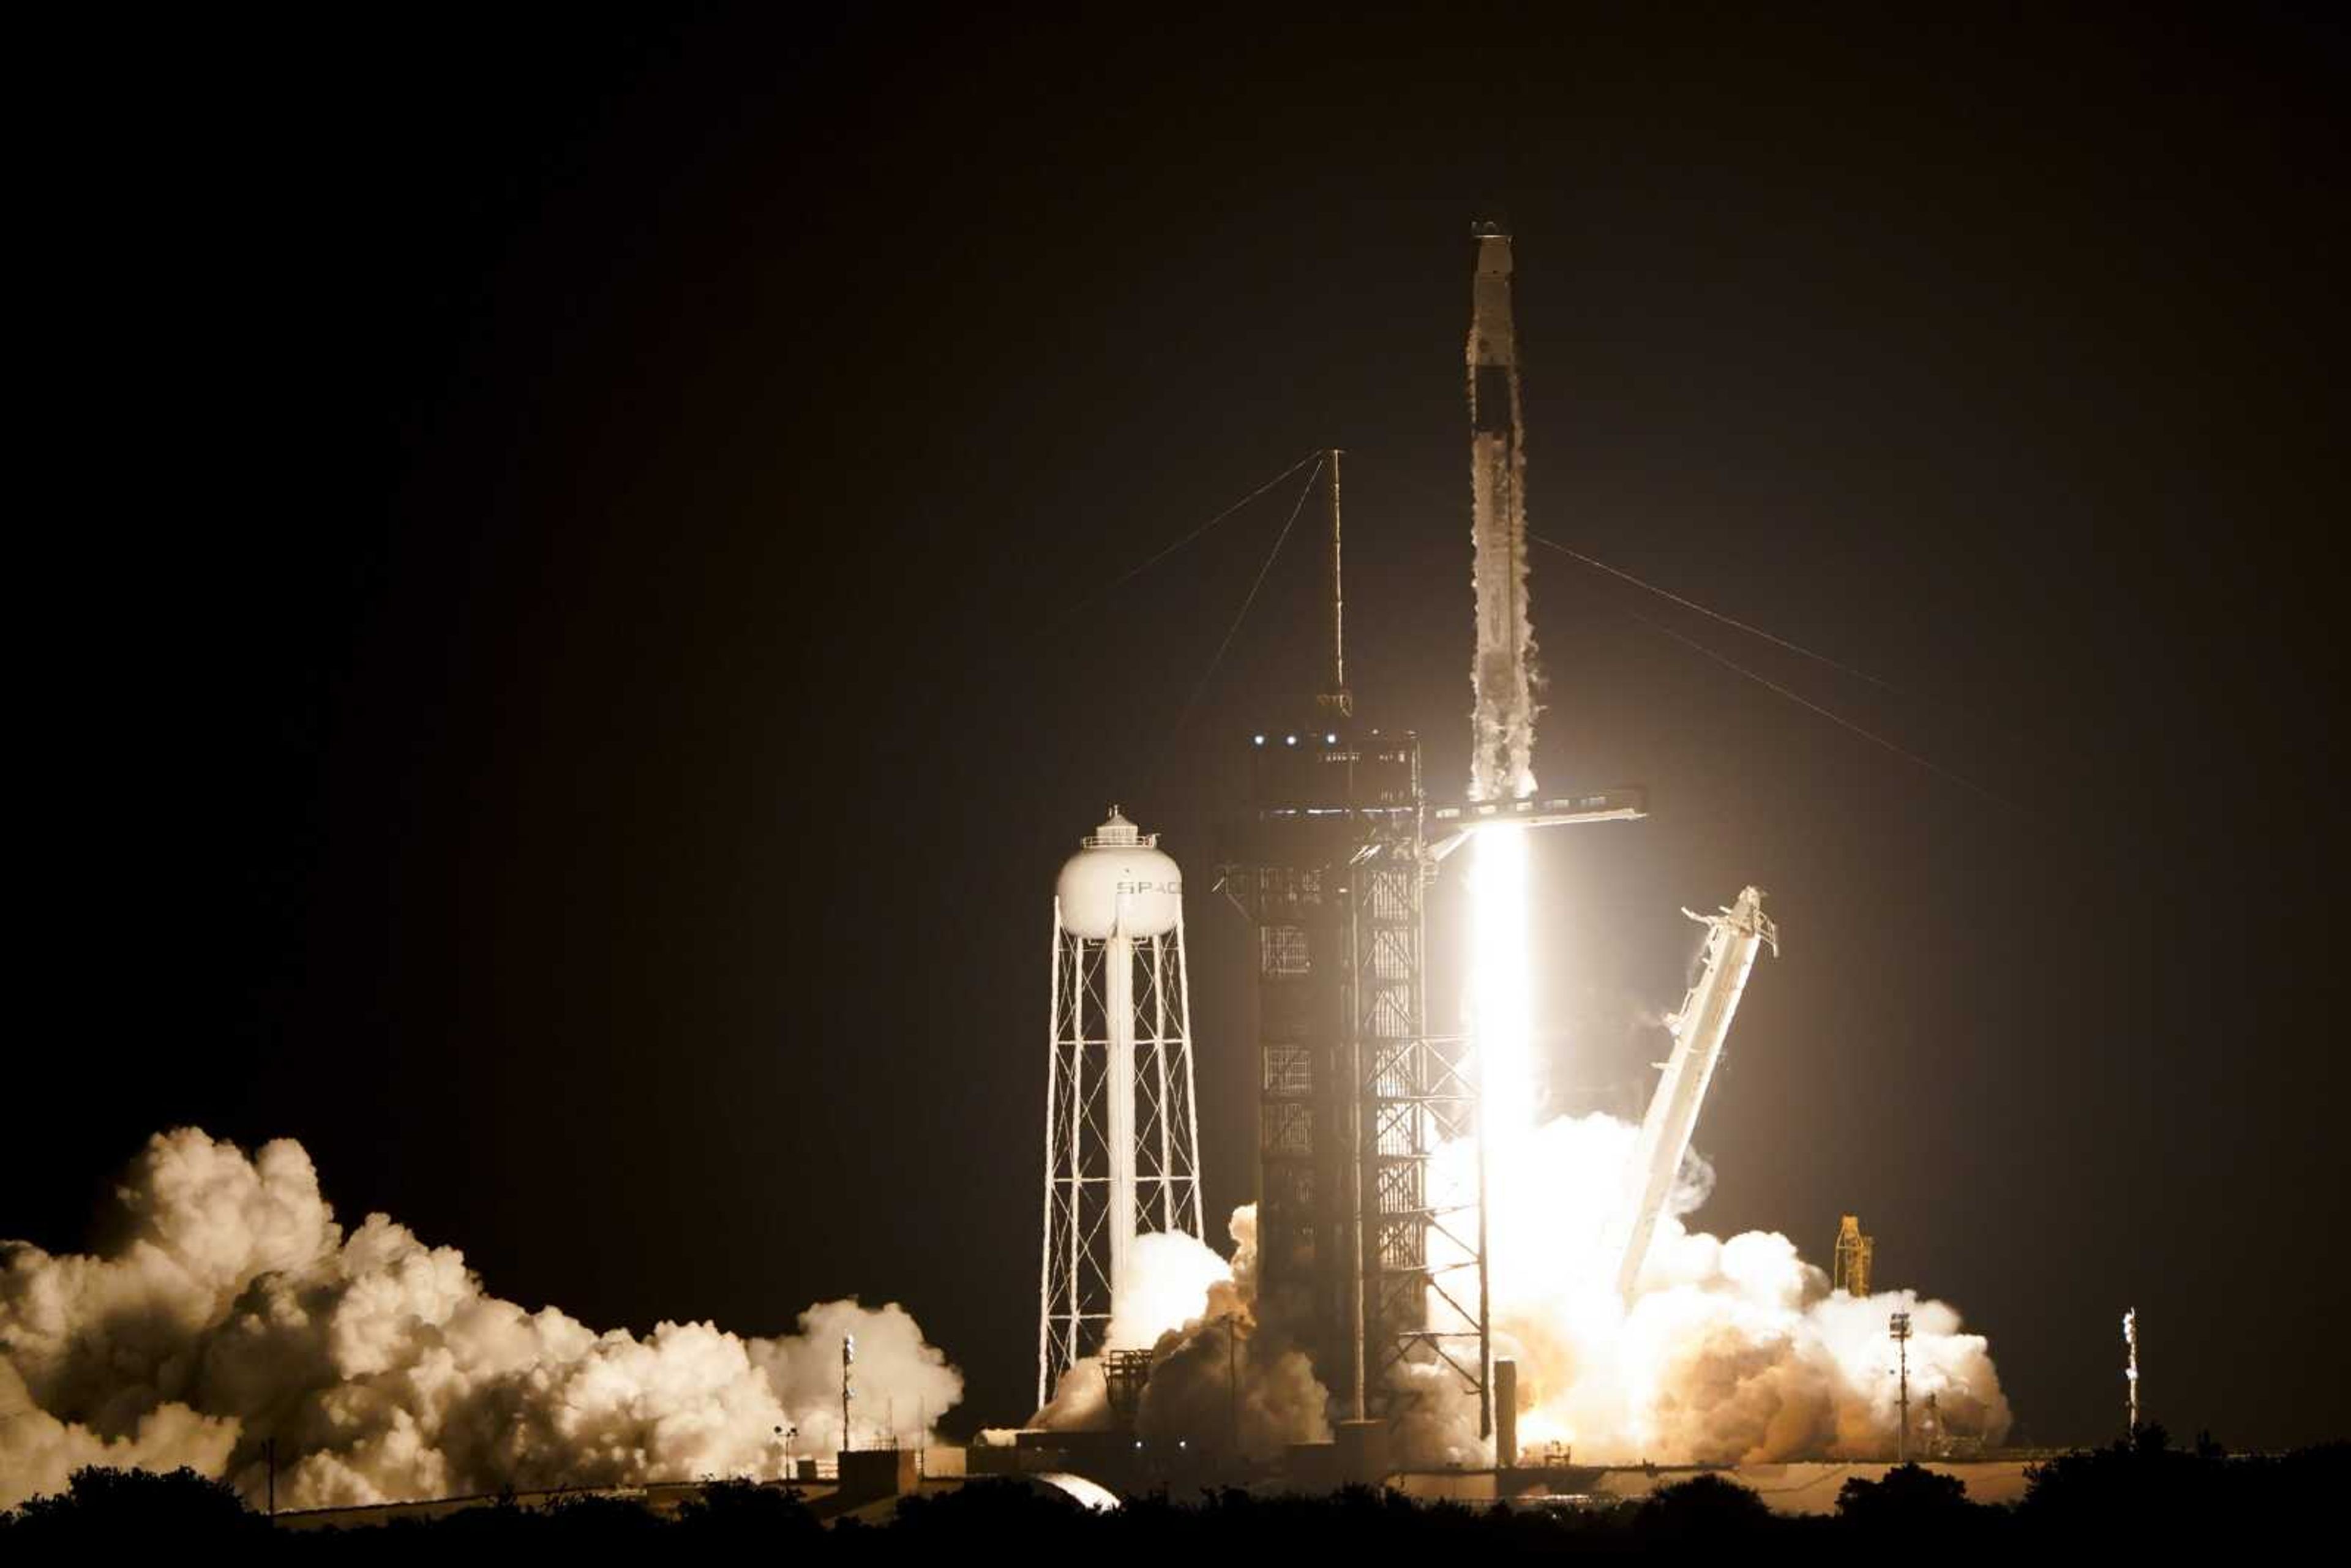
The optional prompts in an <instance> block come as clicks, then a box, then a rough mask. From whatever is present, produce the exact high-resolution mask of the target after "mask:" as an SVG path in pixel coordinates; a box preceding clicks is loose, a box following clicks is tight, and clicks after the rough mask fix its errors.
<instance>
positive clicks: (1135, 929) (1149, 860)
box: [1053, 806, 1184, 941]
mask: <svg viewBox="0 0 2351 1568" xmlns="http://www.w3.org/2000/svg"><path fill="white" fill-rule="evenodd" d="M1158 841H1159V835H1158V834H1156V833H1147V834H1146V833H1143V832H1139V831H1136V829H1135V826H1134V823H1133V822H1130V821H1127V820H1126V819H1125V818H1124V817H1123V816H1121V815H1120V814H1119V810H1118V808H1117V807H1115V806H1113V807H1112V808H1111V809H1110V821H1106V822H1104V823H1103V824H1102V826H1101V827H1100V828H1098V829H1096V830H1095V831H1093V832H1092V833H1091V834H1089V835H1087V837H1086V838H1085V839H1084V840H1083V841H1082V844H1083V847H1082V848H1081V849H1080V850H1079V851H1078V852H1077V853H1076V854H1073V855H1071V857H1070V858H1069V859H1068V860H1067V861H1065V862H1062V865H1061V876H1060V878H1059V879H1058V880H1057V881H1056V882H1055V883H1054V884H1053V894H1054V896H1055V897H1057V898H1058V899H1060V900H1061V926H1062V929H1064V930H1066V931H1069V932H1071V933H1072V934H1074V935H1076V936H1087V937H1092V938H1093V939H1094V940H1096V941H1100V940H1102V938H1104V937H1109V936H1165V935H1166V934H1167V933H1168V932H1170V931H1173V930H1175V923H1176V921H1177V919H1178V918H1179V917H1180V916H1181V915H1182V913H1183V908H1184V873H1182V871H1180V870H1179V869H1177V867H1176V864H1175V860H1174V858H1173V857H1172V856H1170V855H1168V854H1167V853H1166V852H1164V851H1162V850H1161V849H1159V848H1158Z"/></svg>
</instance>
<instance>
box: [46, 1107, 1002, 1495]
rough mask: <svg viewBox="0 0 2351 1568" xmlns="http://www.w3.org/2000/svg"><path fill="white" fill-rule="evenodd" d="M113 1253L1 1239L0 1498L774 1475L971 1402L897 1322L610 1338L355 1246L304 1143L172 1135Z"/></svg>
mask: <svg viewBox="0 0 2351 1568" xmlns="http://www.w3.org/2000/svg"><path fill="white" fill-rule="evenodd" d="M115 1197H116V1201H117V1204H118V1205H119V1207H120V1215H121V1218H122V1219H123V1221H124V1230H125V1233H126V1234H125V1237H124V1239H122V1240H121V1241H120V1242H119V1243H117V1244H116V1245H114V1246H112V1247H110V1248H109V1249H107V1250H106V1251H105V1252H103V1253H101V1254H98V1255H81V1256H71V1257H53V1256H51V1255H50V1254H48V1253H47V1252H44V1251H43V1250H41V1249H39V1248H37V1247H34V1246H31V1245H29V1244H27V1243H24V1242H0V1507H13V1506H15V1505H16V1503H18V1502H21V1501H23V1500H25V1499H26V1498H27V1497H32V1496H37V1495H40V1494H42V1493H46V1492H52V1491H57V1490H62V1489H63V1488H64V1486H65V1484H66V1481H67V1479H68V1476H69V1475H70V1474H71V1473H72V1471H74V1470H75V1469H79V1468H80V1467H82V1466H84V1465H105V1466H114V1467H124V1468H128V1467H136V1468H142V1469H172V1468H174V1467H177V1466H180V1465H187V1466H189V1467H191V1468H193V1469H196V1470H198V1471H201V1472H202V1473H204V1474H205V1475H207V1476H213V1477H215V1478H222V1479H227V1480H229V1481H230V1482H231V1483H232V1484H234V1485H235V1487H236V1488H237V1489H238V1490H239V1491H241V1492H242V1493H244V1494H245V1495H246V1496H247V1497H258V1496H259V1495H260V1492H261V1489H262V1479H263V1478H262V1468H263V1463H264V1461H263V1458H262V1445H263V1443H264V1442H265V1441H266V1440H269V1439H273V1438H274V1439H275V1440H276V1443H277V1463H278V1474H277V1500H278V1503H279V1505H280V1506H281V1507H289V1508H298V1509H299V1508H319V1507H329V1506H337V1505H353V1504H366V1503H379V1502H390V1501H400V1500H411V1499H419V1498H433V1497H447V1496H454V1495H459V1494H464V1493H469V1492H485V1491H496V1490H501V1489H502V1488H505V1487H508V1486H511V1487H514V1488H516V1489H517V1490H529V1489H534V1488H542V1487H553V1486H610V1485H624V1484H631V1483H638V1482H644V1481H653V1480H690V1479H699V1478H702V1477H705V1476H720V1477H757V1478H766V1477H773V1476H777V1475H778V1474H780V1473H781V1470H782V1466H783V1459H784V1448H783V1443H782V1440H781V1439H780V1438H778V1436H777V1431H778V1428H779V1427H780V1428H787V1429H789V1428H793V1427H797V1428H798V1436H797V1437H795V1438H794V1439H793V1445H794V1449H795V1451H796V1452H797V1453H798V1454H800V1455H807V1454H812V1453H818V1452H823V1451H829V1450H831V1449H834V1448H840V1447H841V1405H840V1382H839V1378H840V1360H839V1358H840V1345H841V1336H842V1335H843V1334H854V1335H855V1336H856V1340H857V1352H858V1359H857V1371H858V1388H859V1399H858V1402H857V1405H856V1406H855V1408H854V1410H853V1412H852V1419H853V1420H854V1422H855V1426H856V1437H857V1440H858V1441H859V1443H861V1444H871V1443H874V1442H877V1441H879V1440H881V1438H882V1437H883V1423H884V1422H885V1421H889V1422H893V1423H894V1426H895V1431H894V1432H893V1433H892V1434H890V1435H891V1436H893V1437H895V1439H896V1440H898V1441H900V1442H902V1443H915V1442H920V1441H922V1440H923V1439H924V1437H925V1432H924V1430H923V1423H924V1422H925V1419H926V1418H927V1419H935V1418H936V1417H937V1416H939V1415H940V1414H941V1413H942V1412H944V1411H946V1409H948V1408H949V1407H950V1406H954V1405H955V1404H956V1403H957V1402H958V1401H959V1400H960V1399H961V1398H962V1396H963V1375H962V1374H961V1373H960V1372H958V1371H956V1369H955V1367H954V1366H952V1365H950V1364H948V1362H947V1359H946V1354H944V1353H943V1352H941V1351H940V1350H938V1349H937V1348H936V1347H935V1346H933V1345H931V1344H929V1343H926V1342H925V1340H924V1337H923V1333H922V1330H921V1329H920V1327H918V1326H917V1325H916V1323H915V1322H914V1319H913V1318H912V1317H911V1316H909V1315H908V1314H907V1312H906V1311H905V1309H904V1308H903V1307H900V1306H897V1305H895V1304H894V1303H893V1304H892V1305H889V1306H885V1307H882V1308H880V1309H878V1310H876V1309H872V1308H867V1307H864V1306H861V1305H860V1304H859V1303H858V1302H857V1301H853V1300H851V1301H825V1302H821V1303H820V1304H818V1305H816V1306H812V1307H810V1308H809V1309H808V1310H807V1311H806V1312H802V1313H801V1314H800V1315H799V1332H798V1333H793V1334H787V1335H783V1336H781V1337H779V1338H775V1339H756V1338H747V1337H742V1336H738V1335H736V1334H732V1333H724V1332H722V1331H721V1330H719V1329H718V1328H717V1327H716V1326H715V1325H713V1324H710V1323H706V1322H701V1323H694V1322H689V1323H674V1322H663V1323H660V1324H658V1325H656V1326H655V1327H654V1329H653V1332H652V1333H649V1334H647V1335H645V1336H644V1337H643V1338H639V1337H638V1336H637V1335H635V1334H632V1333H629V1332H628V1331H626V1330H619V1329H616V1330H611V1331H607V1332H605V1333H598V1332H596V1331H595V1330H593V1329H590V1328H588V1327H586V1326H585V1325H583V1324H581V1323H580V1322H577V1321H576V1320H574V1319H572V1318H570V1317H569V1316H567V1315H566V1314H565V1313H563V1312H559V1311H558V1310H556V1309H555V1308H553V1307H544V1308H541V1309H539V1310H538V1311H537V1312H529V1311H527V1310H525V1309H524V1308H523V1307H521V1306H518V1305H517V1304H516V1303H514V1302H512V1301H502V1300H500V1299H498V1298H497V1297H496V1296H493V1295H491V1294H489V1293H488V1292H487V1291H486V1290H484V1289H483V1286H482V1281H480V1280H479V1279H478V1278H477V1277H476V1276H475V1274H474V1273H473V1272H472V1270H468V1269H467V1268H466V1267H465V1259H464V1258H463V1257H462V1256H461V1255H460V1254H459V1253H458V1252H457V1251H456V1249H454V1248H448V1247H434V1246H430V1245H428V1244H426V1243H425V1242H423V1241H421V1240H419V1239H417V1238H416V1237H415V1236H414V1235H413V1234H412V1233H411V1232H410V1231H409V1230H407V1229H406V1228H404V1227H402V1226H400V1225H398V1224H395V1223H394V1222H393V1221H392V1219H390V1218H387V1217H385V1216H383V1215H381V1214H371V1215H370V1216H368V1217H367V1218H366V1219H365V1220H364V1221H363V1222H361V1223H360V1226H359V1227H358V1228H356V1229H353V1230H350V1231H346V1230H345V1229H344V1228H342V1227H341V1226H340V1224H338V1223H337V1222H336V1220H335V1218H334V1214H333V1211H332V1210H331V1209H330V1208H329V1207H328V1205H327V1202H326V1199H325V1198H324V1197H323V1196H321V1194H320V1192H319V1179H318V1173H317V1172H316V1170H315V1169H314V1168H313V1167H312V1166H311V1164H310V1157H309V1155H307V1154H306V1153H304V1151H303V1149H302V1146H301V1145H299V1144H298V1143H295V1142H293V1141H292V1140H291V1139H284V1138H281V1139H278V1140H277V1141H276V1142H274V1143H270V1144H266V1145H263V1146H262V1147H261V1149H260V1150H259V1151H258V1152H257V1153H256V1154H255V1155H251V1156H247V1155H246V1154H245V1153H244V1152H243V1151H242V1150H239V1149H237V1148H235V1147H234V1146H232V1145H228V1144H225V1143H220V1142H216V1141H215V1140H214V1139H212V1138H210V1137H207V1136H206V1135H205V1134H204V1133H202V1132H200V1131H197V1130H196V1129H194V1128H182V1129H180V1130H178V1131H176V1132H172V1133H164V1134H157V1135H156V1136H155V1137H154V1138H152V1139H151V1140H150V1141H149V1143H148V1145H147V1147H146V1148H145V1150H144V1151H143V1152H142V1153H141V1155H139V1157H138V1158H137V1159H135V1160H134V1161H132V1163H131V1166H130V1168H129V1170H128V1171H127V1172H125V1173H124V1175H123V1176H122V1178H121V1181H120V1184H119V1185H118V1186H117V1188H116V1192H115Z"/></svg>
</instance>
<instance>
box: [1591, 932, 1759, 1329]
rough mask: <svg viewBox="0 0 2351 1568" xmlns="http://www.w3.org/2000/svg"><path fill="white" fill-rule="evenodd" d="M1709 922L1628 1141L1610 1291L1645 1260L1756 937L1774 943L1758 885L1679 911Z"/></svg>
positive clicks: (1628, 1280)
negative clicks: (1717, 907)
mask: <svg viewBox="0 0 2351 1568" xmlns="http://www.w3.org/2000/svg"><path fill="white" fill-rule="evenodd" d="M1682 913H1683V914H1685V915H1689V917H1690V918H1691V919H1692V920H1696V921H1698V922H1699V923H1700V924H1702V925H1707V926H1708V927H1710V928H1711V929H1710V930H1709V932H1708V936H1707V939H1706V968H1705V971H1704V972H1703V973H1702V974H1700V975H1699V977H1698V984H1697V985H1695V986H1693V987H1691V988H1690V993H1689V996H1688V997H1687V998H1686V999H1685V1000H1684V1001H1683V1003H1682V1008H1681V1011H1680V1012H1679V1013H1677V1014H1676V1015H1675V1017H1674V1020H1673V1029H1674V1049H1673V1052H1672V1054H1671V1055H1670V1056H1668V1057H1667V1059H1666V1071H1665V1076H1664V1077H1663V1078H1660V1079H1659V1080H1658V1081H1657V1092H1656V1095H1655V1096H1653V1097H1652V1098H1651V1099H1650V1101H1649V1113H1648V1114H1647V1115H1646V1116H1645V1117H1643V1118H1642V1120H1641V1135H1640V1139H1639V1141H1638V1142H1637V1143H1636V1144H1635V1145H1634V1151H1633V1163H1632V1166H1631V1167H1630V1169H1629V1171H1628V1173H1627V1175H1628V1181H1627V1191H1626V1194H1625V1208H1624V1210H1623V1217H1622V1218H1621V1219H1620V1220H1619V1222H1618V1225H1617V1231H1618V1233H1619V1234H1620V1235H1621V1237H1622V1247H1623V1252H1622V1255H1621V1258H1620V1260H1619V1262H1618V1266H1617V1275H1616V1291H1617V1293H1618V1294H1619V1295H1621V1296H1624V1297H1626V1298H1628V1299H1629V1298H1630V1297H1631V1295H1632V1293H1633V1286H1634V1284H1635V1282H1636V1281H1638V1280H1639V1279H1640V1277H1641V1267H1642V1265H1643V1264H1644V1263H1646V1261H1647V1260H1648V1256H1649V1241H1650V1239H1651V1238H1652V1237H1654V1236H1655V1235H1656V1229H1657V1221H1658V1219H1659V1218H1661V1217H1662V1216H1663V1215H1664V1214H1665V1211H1666V1199H1667V1197H1670V1196H1671V1195H1672V1193H1673V1190H1674V1180H1675V1178H1676V1177H1677V1176H1678V1175H1679V1174H1680V1172H1681V1167H1682V1159H1683V1156H1684V1155H1687V1154H1688V1153H1689V1145H1690V1135H1691V1134H1693V1133H1695V1132H1696V1131H1697V1130H1698V1111H1699V1109H1700V1107H1701V1106H1703V1105H1704V1104H1705V1103H1706V1090H1707V1085H1708V1082H1711V1081H1712V1079H1713V1077H1714V1069H1715V1065H1716V1063H1717V1062H1719V1061H1721V1059H1722V1045H1723V1041H1724V1040H1728V1039H1729V1036H1730V1020H1731V1019H1732V1018H1733V1016H1735V1015H1736V1014H1737V1013H1738V1011H1739V998H1740V994H1741V993H1742V992H1744V991H1745V990H1746V988H1747V975H1748V971H1749V970H1750V969H1752V968H1754V967H1755V953H1756V950H1757V949H1758V948H1759V947H1761V946H1762V945H1763V944H1764V943H1766V942H1769V943H1771V950H1772V951H1773V952H1774V953H1776V952H1778V951H1779V950H1780V934H1779V929H1778V927H1776V926H1774V925H1772V923H1771V919H1770V918H1769V917H1768V916H1766V915H1764V913H1763V894H1762V893H1761V890H1759V889H1756V888H1752V887H1750V888H1748V889H1746V890H1745V891H1744V892H1742V893H1740V895H1739V902H1738V903H1736V904H1733V905H1731V907H1729V909H1726V910H1724V911H1723V912H1722V913H1721V914H1719V915H1698V914H1696V913H1694V912H1692V911H1690V910H1684V911H1683V912H1682Z"/></svg>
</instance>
